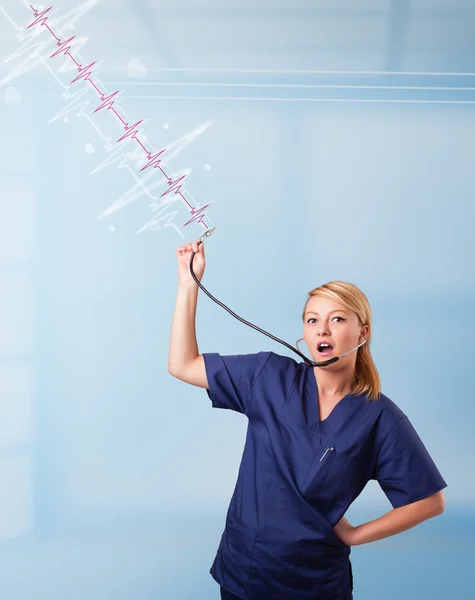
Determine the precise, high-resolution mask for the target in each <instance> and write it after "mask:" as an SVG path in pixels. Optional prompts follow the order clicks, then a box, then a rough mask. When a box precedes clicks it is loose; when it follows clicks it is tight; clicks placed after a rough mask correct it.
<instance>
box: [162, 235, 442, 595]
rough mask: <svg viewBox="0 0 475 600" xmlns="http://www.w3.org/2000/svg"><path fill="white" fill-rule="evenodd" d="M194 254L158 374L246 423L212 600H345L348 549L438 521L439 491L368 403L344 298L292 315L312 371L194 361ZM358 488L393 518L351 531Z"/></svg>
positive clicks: (401, 429) (185, 259)
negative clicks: (371, 487)
mask: <svg viewBox="0 0 475 600" xmlns="http://www.w3.org/2000/svg"><path fill="white" fill-rule="evenodd" d="M192 250H193V251H194V252H195V253H196V254H195V258H194V261H193V270H194V272H195V275H196V277H197V279H198V280H199V281H201V278H202V276H203V272H204V268H205V253H204V245H203V244H201V245H200V246H198V244H197V242H191V243H190V242H188V243H186V244H185V245H184V246H180V247H179V248H178V249H177V258H178V266H179V285H178V295H177V301H176V307H175V312H174V316H173V323H172V330H171V339H170V356H169V364H168V369H169V372H170V374H171V375H173V376H174V377H177V378H178V379H181V380H182V381H185V382H187V383H190V384H192V385H196V386H198V387H202V388H205V389H206V391H207V394H208V396H209V398H210V399H211V402H212V405H213V407H217V408H225V409H231V410H234V411H237V412H241V413H243V414H245V415H246V416H247V417H248V420H249V423H248V430H247V436H246V442H245V447H244V451H243V456H242V461H241V465H240V469H239V475H238V481H237V483H236V487H235V490H234V493H233V496H232V498H231V502H230V506H229V509H228V512H227V516H226V526H225V530H224V532H223V535H222V537H221V542H220V545H219V548H218V551H217V554H216V558H215V560H214V562H213V565H212V567H211V570H210V573H211V575H212V576H213V578H214V579H215V580H216V581H217V582H218V583H219V584H220V589H221V598H222V599H223V600H235V599H239V598H242V599H246V600H284V599H285V600H287V599H291V600H351V599H352V598H353V593H352V590H353V578H352V571H351V563H350V559H349V555H350V550H351V546H355V545H359V544H366V543H369V542H373V541H375V540H380V539H382V538H385V537H388V536H391V535H395V534H397V533H400V532H402V531H405V530H407V529H410V528H411V527H414V526H415V525H418V524H419V523H421V522H422V521H425V520H426V519H429V518H431V517H434V516H436V515H440V514H441V513H442V512H443V511H444V495H443V492H442V491H441V490H442V489H443V488H445V487H446V486H447V484H446V482H445V480H444V479H443V477H442V475H441V474H440V472H439V471H438V469H437V467H436V465H435V464H434V462H433V460H432V458H431V457H430V455H429V453H428V452H427V450H426V448H425V446H424V445H423V443H422V441H421V439H420V438H419V436H418V434H417V433H416V431H415V430H414V428H413V426H412V425H411V423H410V421H409V419H408V418H407V416H406V415H405V414H404V413H403V412H402V410H401V409H400V408H399V407H398V406H397V405H396V404H395V403H394V402H392V401H391V400H390V399H389V398H388V397H387V396H385V395H384V394H382V393H381V391H380V380H379V376H378V372H377V370H376V367H375V365H374V363H373V359H372V357H371V353H370V349H369V341H370V338H371V313H370V307H369V304H368V301H367V299H366V296H365V295H364V294H363V293H362V292H361V291H360V290H359V289H358V288H357V287H355V286H354V285H352V284H349V283H344V282H338V281H334V282H330V283H328V284H326V285H323V286H320V287H318V288H316V289H314V290H312V291H311V292H310V294H309V298H308V300H307V302H306V304H305V307H304V311H303V315H302V318H303V322H304V331H303V333H304V337H303V339H304V340H305V342H306V345H307V347H308V349H309V351H310V354H311V356H312V359H313V360H314V361H323V360H326V359H327V358H328V357H332V356H340V355H341V354H343V353H345V352H347V351H348V350H350V349H352V348H355V347H356V346H358V345H359V344H361V343H363V342H364V341H365V340H366V343H363V345H362V346H361V347H360V348H359V349H358V350H357V351H356V352H351V353H349V354H348V355H347V356H345V357H344V358H342V359H341V360H339V361H337V362H335V363H333V364H331V365H329V366H326V367H311V366H308V365H307V364H306V363H305V362H299V363H298V362H296V361H295V360H294V359H292V358H289V357H286V356H281V355H278V354H275V353H274V352H258V353H256V354H245V355H237V356H221V355H220V354H217V353H205V354H200V353H199V352H198V346H197V342H196V336H195V314H196V302H197V294H198V289H199V288H198V286H197V285H196V283H195V281H194V280H193V279H192V277H191V275H190V272H189V262H190V254H191V251H192ZM370 479H374V480H377V481H378V483H379V485H380V486H381V488H382V490H383V491H384V493H385V494H386V496H387V498H388V499H389V501H390V503H391V505H392V507H393V508H392V510H390V511H389V512H388V513H386V514H385V515H383V516H381V517H379V518H378V519H375V520H374V521H370V522H368V523H364V524H362V525H358V526H357V527H353V526H352V525H350V523H349V522H348V521H347V519H346V518H345V517H344V514H345V512H346V511H347V509H348V507H349V506H350V505H351V503H352V502H353V501H354V500H355V498H357V496H358V495H359V494H360V493H361V491H362V490H363V488H364V487H365V485H366V484H367V482H368V481H369V480H370Z"/></svg>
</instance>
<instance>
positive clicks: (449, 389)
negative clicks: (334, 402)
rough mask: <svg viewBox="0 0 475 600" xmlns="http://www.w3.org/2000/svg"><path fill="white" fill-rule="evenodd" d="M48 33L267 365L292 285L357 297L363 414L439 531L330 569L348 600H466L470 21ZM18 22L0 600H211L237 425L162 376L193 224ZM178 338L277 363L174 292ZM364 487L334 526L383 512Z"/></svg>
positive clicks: (112, 23)
mask: <svg viewBox="0 0 475 600" xmlns="http://www.w3.org/2000/svg"><path fill="white" fill-rule="evenodd" d="M48 6H49V5H48ZM45 8H47V6H45ZM55 11H57V12H56V14H53V13H54V12H55ZM48 16H49V20H48V22H47V23H49V25H51V29H52V31H54V32H57V33H58V34H59V32H61V34H60V37H61V38H62V39H63V40H64V39H67V38H68V37H70V36H72V35H76V36H77V38H76V40H75V41H73V42H72V46H71V55H72V56H74V57H75V58H76V59H77V60H78V62H80V63H81V64H83V65H87V64H89V63H91V62H93V61H98V63H101V64H100V65H96V66H95V67H94V69H96V70H95V71H94V70H93V74H92V75H91V80H92V81H94V82H95V83H96V85H97V87H98V89H101V91H102V92H104V95H105V96H106V95H108V94H111V93H113V92H115V91H116V90H117V91H118V90H121V91H123V95H120V96H116V97H114V101H115V107H116V108H117V111H118V114H119V115H121V118H122V119H123V120H124V121H126V122H127V123H129V125H131V124H133V123H135V122H137V121H139V120H141V119H144V123H142V124H141V125H140V127H141V129H140V134H138V135H137V137H138V138H139V139H140V140H141V141H142V142H143V144H144V146H145V147H146V148H147V149H149V150H150V151H151V152H158V151H160V150H161V149H164V148H167V152H166V153H165V154H164V156H163V163H162V166H163V168H164V170H166V172H167V173H169V174H173V176H174V177H179V176H180V175H182V174H186V175H187V177H186V178H185V180H184V183H183V184H184V188H183V190H184V195H185V196H186V198H187V199H188V201H189V202H190V205H191V206H193V207H196V208H195V210H197V209H198V208H199V207H203V206H205V205H207V204H208V203H211V204H210V206H209V207H208V208H207V209H206V211H205V213H206V216H205V217H204V222H205V223H206V225H208V226H211V225H214V226H215V227H216V232H215V233H214V235H213V236H212V237H211V238H210V239H209V240H207V241H206V257H207V267H206V272H205V276H204V279H203V284H204V285H205V286H206V287H207V289H208V290H209V291H210V292H211V293H212V294H213V295H215V296H216V297H217V298H218V299H219V300H221V301H222V302H224V303H225V304H227V305H228V306H229V307H230V308H231V309H232V310H234V311H235V312H237V314H239V315H240V316H242V317H244V318H245V319H248V320H250V321H251V322H253V323H256V324H257V325H259V326H260V327H262V328H264V329H266V330H268V331H270V332H272V333H273V334H274V335H276V336H278V337H280V338H282V339H284V340H286V341H287V342H288V343H290V344H294V343H295V341H296V340H297V339H298V338H299V337H301V335H302V323H301V320H300V314H301V310H302V307H303V304H304V302H305V299H306V296H307V292H308V291H309V290H310V289H312V288H313V287H315V286H317V285H319V284H322V283H324V282H326V281H329V280H333V279H343V280H347V281H351V282H353V283H355V284H356V285H358V286H359V287H361V289H362V290H363V291H364V292H365V293H366V295H367V296H368V298H369V300H370V303H371V307H372V310H373V319H374V336H373V340H372V353H373V355H374V358H375V361H376V364H377V366H378V369H379V371H380V375H381V378H382V384H383V392H384V393H385V394H386V395H388V396H389V397H390V398H391V399H392V400H394V401H395V402H396V403H397V404H398V405H399V406H400V407H401V408H402V409H403V410H404V412H405V413H406V414H407V415H408V416H409V418H410V419H411V421H412V422H413V424H414V425H415V427H416V429H417V431H418V432H419V434H420V436H421V438H422V439H423V441H424V443H425V445H426V446H427V448H428V449H429V451H430V453H431V455H432V456H433V458H434V460H435V462H436V464H437V466H438V467H439V469H440V471H441V472H442V474H443V476H444V478H445V479H446V480H447V483H448V488H447V489H446V490H445V497H446V503H447V504H446V511H445V513H444V514H443V515H442V516H440V517H438V518H437V519H432V520H430V521H427V522H425V523H423V524H422V525H420V526H419V527H417V528H415V529H413V530H410V531H408V532H405V533H403V534H400V535H399V536H395V537H392V538H388V539H385V540H381V541H379V542H375V543H373V544H367V545H364V546H358V547H355V548H354V549H353V551H352V562H353V565H354V574H355V600H359V599H361V600H363V599H364V600H372V599H376V598H384V599H385V600H392V599H394V600H396V599H399V598H400V597H402V596H404V597H405V598H406V600H421V599H422V598H431V599H433V600H438V599H439V598H440V599H442V598H444V599H445V598H447V597H448V595H449V594H451V596H453V597H467V595H466V590H467V586H468V585H469V581H470V580H469V576H468V574H466V572H467V571H468V567H469V557H470V555H471V556H472V557H473V550H472V548H473V543H474V541H475V539H474V538H475V530H474V526H473V523H474V514H473V511H474V501H475V479H474V477H473V458H474V438H473V435H472V429H473V423H474V420H475V408H474V403H473V402H472V394H471V392H470V383H471V378H472V373H473V367H472V359H471V351H472V347H471V344H470V342H471V340H472V339H473V333H474V313H473V306H474V299H475V277H474V275H473V262H474V257H475V256H474V254H475V253H474V242H473V222H475V208H474V202H473V197H474V192H475V169H474V160H473V156H474V152H475V141H474V140H475V135H474V131H475V130H474V125H475V112H474V104H475V93H474V92H475V86H474V77H475V64H474V61H475V59H474V56H475V53H474V50H475V36H474V35H473V31H474V25H475V7H474V6H473V3H471V2H468V1H462V0H457V1H454V0H450V2H449V0H438V1H437V2H434V1H433V0H432V1H429V0H425V1H423V0H419V1H417V2H416V1H413V2H411V3H409V2H406V1H398V2H396V1H394V2H390V1H389V0H388V1H386V2H376V1H375V0H367V1H366V2H360V3H358V4H357V6H355V3H353V2H350V1H349V0H347V1H342V0H340V1H335V2H332V3H325V2H315V1H313V2H309V1H307V0H301V1H300V2H297V3H293V4H292V5H291V6H287V5H286V4H284V3H281V2H260V3H258V5H256V4H255V3H251V2H248V3H247V4H243V3H242V2H237V1H234V0H232V1H231V2H229V1H226V2H224V1H223V0H221V1H218V0H206V1H194V2H193V3H190V2H188V3H186V2H185V1H184V0H180V1H179V2H177V1H175V0H174V1H173V2H172V1H171V0H170V1H168V2H162V3H160V5H155V4H153V3H152V2H149V0H140V1H138V0H137V1H135V0H134V2H131V1H128V2H124V3H121V4H117V3H114V2H112V1H110V0H102V1H100V0H99V1H98V0H91V1H89V2H83V3H80V2H77V3H75V2H72V1H71V2H67V1H66V0H64V1H63V2H58V3H57V4H55V5H54V9H53V10H52V11H50V13H48ZM33 20H34V19H33V17H32V11H31V9H29V7H28V3H26V2H25V3H19V2H14V1H13V0H6V1H5V2H4V3H3V5H2V7H1V8H0V59H1V64H0V82H1V89H0V94H1V96H0V107H1V110H0V131H1V132H2V133H1V138H0V139H1V143H0V182H1V194H0V390H1V392H0V489H1V490H2V492H1V494H0V508H1V510H0V541H1V544H0V565H1V567H0V575H1V576H0V596H1V597H2V598H9V599H10V600H38V599H40V598H45V599H46V598H47V599H48V600H54V599H56V598H57V599H60V598H61V599H63V598H66V597H67V598H68V600H76V599H77V600H83V599H84V598H90V599H91V600H103V599H104V598H107V597H110V598H114V600H129V599H132V598H133V599H134V600H135V599H140V600H148V599H150V600H151V599H152V598H153V599H155V598H166V599H167V600H192V599H193V600H197V599H201V598H202V599H203V600H204V599H209V598H218V594H219V592H218V587H217V585H216V583H215V582H214V581H213V580H212V579H211V577H210V575H209V573H208V570H209V567H210V565H211V563H212V561H213V559H214V554H215V551H216V548H217V545H218V542H219V538H220V535H221V531H222V527H223V525H224V516H225V512H226V509H227V505H228V502H229V499H230V497H231V494H232V491H233V487H234V483H235V480H236V476H237V470H238V467H239V461H240V457H241V452H242V448H243V443H244V435H245V430H246V419H245V418H244V417H243V416H241V415H237V414H233V413H231V412H230V411H218V410H211V404H210V402H209V399H208V398H207V395H206V393H205V391H204V390H202V389H199V388H194V387H192V386H188V385H186V384H184V383H182V382H180V381H178V380H176V379H174V378H172V377H171V376H170V375H169V374H168V371H167V360H168V342H169V334H170V326H171V319H172V314H173V309H174V303H175V298H176V285H177V276H176V271H177V268H176V259H175V249H176V247H177V246H179V245H181V244H182V243H183V242H184V241H188V240H193V239H196V237H198V235H199V234H200V233H201V232H202V231H203V229H204V228H203V226H202V225H201V224H200V223H198V222H197V221H198V217H196V218H195V220H194V221H192V222H191V223H189V224H186V223H188V222H189V221H190V219H191V218H192V216H193V212H192V209H190V207H188V206H187V205H186V204H185V202H174V203H171V204H170V205H167V206H166V207H164V206H163V205H160V206H159V202H160V197H161V194H163V193H164V191H166V189H167V186H166V185H165V182H164V180H163V177H161V176H160V173H159V172H158V170H157V169H155V170H153V169H147V170H145V171H143V172H141V171H140V169H141V168H142V167H143V166H144V165H145V164H146V163H147V160H146V154H145V151H143V149H142V148H141V147H140V146H139V145H138V143H136V142H135V141H134V140H131V139H130V137H129V138H127V139H126V140H123V141H122V142H120V143H117V140H118V139H119V138H120V137H121V136H122V135H124V128H123V126H122V125H121V123H120V120H119V118H118V117H116V116H114V115H113V113H112V111H111V110H107V108H105V109H103V110H101V111H99V112H96V113H94V110H95V109H96V108H98V107H99V106H100V105H101V100H100V98H99V95H98V93H97V92H96V91H95V90H94V89H93V87H92V86H91V85H90V84H89V83H88V82H86V81H84V79H80V80H79V81H77V82H75V83H73V84H71V80H72V79H74V78H75V77H76V76H77V71H74V70H73V68H72V66H73V65H72V60H71V59H69V58H68V57H67V56H55V57H53V58H49V57H50V56H51V54H52V53H53V52H55V46H54V40H53V38H52V35H51V34H50V33H49V32H48V31H47V30H46V28H45V27H43V26H41V25H40V24H37V25H35V26H34V27H32V28H31V29H30V30H28V31H25V29H24V28H25V26H26V25H28V24H29V23H31V22H32V21H33ZM35 53H36V54H35ZM151 220H153V223H154V224H153V226H150V225H151ZM197 337H198V343H199V349H200V351H201V352H220V353H221V354H237V353H248V352H255V351H259V350H273V351H274V352H278V353H281V354H286V355H290V356H293V357H296V356H295V355H293V354H292V353H291V352H290V351H289V350H288V349H287V348H285V347H284V346H281V345H279V344H277V343H275V342H273V341H272V340H270V339H269V338H267V337H265V336H263V335H261V334H259V333H258V332H256V331H255V330H253V329H251V328H249V327H246V326H245V325H243V324H242V323H240V322H238V321H237V320H235V319H233V318H232V317H231V316H230V315H229V314H228V313H227V312H226V311H224V310H223V309H222V308H220V307H219V306H217V305H216V304H215V303H213V302H212V301H211V300H210V299H209V298H208V297H206V296H205V295H204V294H203V293H201V292H200V296H199V301H198V315H197ZM371 483H372V484H374V485H371V484H369V485H368V486H367V487H366V488H365V490H364V491H363V493H362V495H361V496H360V497H359V498H358V499H357V500H356V502H355V503H354V504H353V506H352V507H351V508H350V511H349V513H348V515H347V516H348V518H349V520H350V522H352V523H353V524H355V525H356V524H359V523H362V522H364V521H366V520H370V519H374V518H377V517H378V516H380V515H381V514H383V513H384V512H387V511H388V510H390V508H391V506H390V504H389V502H388V500H387V499H386V497H385V496H384V494H383V493H382V491H381V490H380V488H379V487H378V485H377V484H376V483H375V482H371ZM472 561H473V559H472ZM25 573H27V574H28V576H26V575H25ZM388 582H390V585H389V586H388Z"/></svg>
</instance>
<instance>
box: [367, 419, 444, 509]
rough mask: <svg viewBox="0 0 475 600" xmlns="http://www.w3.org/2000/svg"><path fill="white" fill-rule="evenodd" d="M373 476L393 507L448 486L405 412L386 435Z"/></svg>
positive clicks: (420, 498)
mask: <svg viewBox="0 0 475 600" xmlns="http://www.w3.org/2000/svg"><path fill="white" fill-rule="evenodd" d="M372 478H373V479H376V480H377V481H378V483H379V485H380V486H381V489H382V490H383V492H384V493H385V494H386V496H387V497H388V499H389V501H390V502H391V504H392V506H393V508H398V507H400V506H405V505H406V504H411V503H412V502H416V501H417V500H422V499H423V498H427V497H428V496H431V495H432V494H435V493H436V492H438V491H440V490H442V489H443V488H445V487H447V483H446V482H445V480H444V478H443V477H442V475H441V474H440V472H439V470H438V469H437V467H436V465H435V463H434V461H433V460H432V458H431V456H430V454H429V452H428V451H427V449H426V447H425V446H424V444H423V443H422V440H421V439H420V437H419V435H418V434H417V432H416V430H415V429H414V427H413V425H412V423H411V422H410V421H409V419H408V417H407V416H406V415H404V416H403V417H402V418H401V419H400V420H399V422H398V423H397V424H396V425H395V426H394V428H393V429H392V431H391V433H390V434H389V435H388V437H387V438H386V440H385V442H384V444H383V446H382V448H381V451H380V453H379V456H378V459H377V464H376V468H375V473H374V475H373V477H372Z"/></svg>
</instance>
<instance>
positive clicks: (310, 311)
mask: <svg viewBox="0 0 475 600" xmlns="http://www.w3.org/2000/svg"><path fill="white" fill-rule="evenodd" d="M335 312H342V313H345V315H347V314H348V313H347V312H346V310H342V309H337V310H331V311H330V312H329V313H328V314H329V315H331V314H332V313H335ZM305 314H306V315H310V314H313V315H317V316H318V317H319V316H320V315H319V314H318V313H317V312H315V311H314V310H308V311H307V312H306V313H305Z"/></svg>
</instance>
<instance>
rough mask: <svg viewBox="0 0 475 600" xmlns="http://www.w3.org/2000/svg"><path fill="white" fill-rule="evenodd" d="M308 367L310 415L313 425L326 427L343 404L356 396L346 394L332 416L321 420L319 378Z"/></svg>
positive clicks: (332, 412) (311, 368) (336, 405)
mask: <svg viewBox="0 0 475 600" xmlns="http://www.w3.org/2000/svg"><path fill="white" fill-rule="evenodd" d="M307 366H308V370H309V374H308V378H307V387H308V388H309V393H310V395H309V398H310V404H311V406H310V407H309V414H310V415H312V423H316V424H318V425H319V426H325V425H326V424H327V423H328V422H329V420H331V418H332V417H334V413H335V411H337V409H338V407H339V406H340V405H341V404H342V403H345V402H346V401H347V400H348V399H349V398H352V397H354V394H352V393H351V392H349V393H348V394H346V396H343V398H341V400H339V401H338V402H337V404H335V406H334V407H333V409H332V410H331V412H330V414H329V415H328V416H327V417H326V418H325V419H322V420H321V419H320V402H319V397H318V386H317V378H316V377H315V371H314V370H313V367H312V366H310V365H307Z"/></svg>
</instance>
